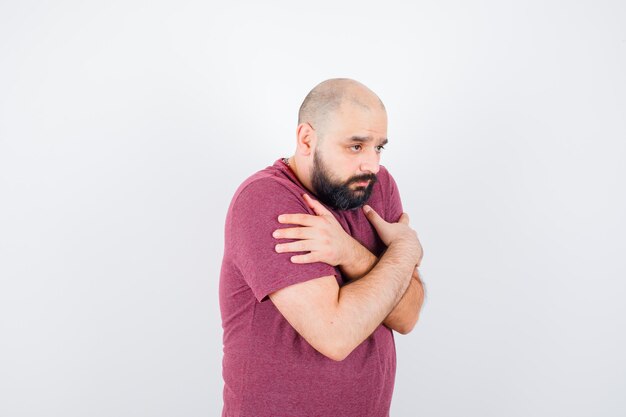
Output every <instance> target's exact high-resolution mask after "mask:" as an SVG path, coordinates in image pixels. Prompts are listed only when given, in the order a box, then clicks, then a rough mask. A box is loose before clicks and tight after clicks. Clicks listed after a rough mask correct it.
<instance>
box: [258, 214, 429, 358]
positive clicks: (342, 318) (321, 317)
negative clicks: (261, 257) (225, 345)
mask: <svg viewBox="0 0 626 417" xmlns="http://www.w3.org/2000/svg"><path fill="white" fill-rule="evenodd" d="M397 224H398V225H400V223H397ZM400 229H402V230H400ZM398 230H399V234H398V235H399V236H400V238H399V239H397V240H395V241H393V242H392V243H391V244H390V245H389V247H388V249H387V251H386V252H385V254H384V255H383V256H382V257H381V259H380V260H379V261H378V263H377V264H376V265H375V266H374V268H372V270H371V271H369V273H367V274H366V275H365V276H364V277H362V278H361V279H359V280H358V281H355V282H352V283H350V284H348V285H345V286H343V287H341V288H339V286H338V284H337V281H336V279H335V277H334V276H329V277H322V278H319V279H313V280H309V281H306V282H303V283H300V284H295V285H291V286H289V287H286V288H283V289H280V290H278V291H276V292H274V293H272V294H270V299H271V301H272V302H273V303H274V304H275V305H276V308H278V310H279V311H280V312H281V313H282V315H283V316H284V317H285V319H287V321H288V322H289V323H290V324H291V325H292V326H293V327H294V329H295V330H296V331H297V332H298V333H299V334H300V335H301V336H302V337H303V338H304V339H305V340H306V341H307V342H309V344H310V345H311V346H313V347H314V348H315V349H316V350H317V351H319V352H320V353H322V354H323V355H325V356H327V357H329V358H331V359H333V360H343V359H344V358H345V357H346V356H348V355H349V354H350V352H352V350H354V349H355V348H356V347H357V346H358V345H359V344H361V342H363V340H365V339H366V338H367V337H368V336H369V335H370V334H372V333H373V332H374V330H376V327H378V326H379V325H380V323H381V322H382V321H383V320H384V319H385V317H387V315H388V314H389V313H390V312H391V310H392V309H393V308H394V306H395V305H396V304H397V303H398V302H399V301H400V299H401V298H402V295H403V294H404V293H405V291H406V289H407V287H408V286H409V284H410V282H411V271H412V270H413V268H414V267H415V265H416V263H417V262H418V259H417V258H416V257H415V256H407V253H409V254H412V253H417V252H418V251H417V247H418V245H419V243H418V241H417V237H416V235H415V232H414V231H412V230H411V229H410V228H408V226H406V225H403V227H400V228H399V229H398ZM407 232H408V233H407Z"/></svg>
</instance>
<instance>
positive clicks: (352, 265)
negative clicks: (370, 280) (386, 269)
mask: <svg viewBox="0 0 626 417" xmlns="http://www.w3.org/2000/svg"><path fill="white" fill-rule="evenodd" d="M345 247H346V250H345V252H344V253H345V255H344V257H343V262H342V263H340V264H339V267H340V268H341V272H342V273H343V274H344V276H345V277H346V278H348V279H350V280H354V279H358V278H361V277H362V276H363V275H365V274H367V273H368V272H369V271H370V270H371V269H372V268H373V267H374V265H376V262H377V261H378V258H377V257H376V256H375V255H374V254H373V253H371V252H370V251H369V250H368V249H367V248H366V247H364V246H363V245H361V243H359V242H358V241H357V240H356V239H354V238H352V237H350V240H349V241H348V243H347V244H346V245H345Z"/></svg>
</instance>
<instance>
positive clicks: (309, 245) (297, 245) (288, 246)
mask: <svg viewBox="0 0 626 417" xmlns="http://www.w3.org/2000/svg"><path fill="white" fill-rule="evenodd" d="M274 249H275V250H276V252H278V253H283V252H307V251H312V250H316V249H317V246H316V245H315V242H314V241H311V240H297V241H295V242H289V243H279V244H277V245H276V246H274Z"/></svg>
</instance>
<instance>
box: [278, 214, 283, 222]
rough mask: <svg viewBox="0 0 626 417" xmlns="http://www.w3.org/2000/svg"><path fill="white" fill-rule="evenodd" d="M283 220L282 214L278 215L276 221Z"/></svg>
mask: <svg viewBox="0 0 626 417" xmlns="http://www.w3.org/2000/svg"><path fill="white" fill-rule="evenodd" d="M282 220H283V215H282V214H281V215H280V216H278V221H279V222H280V221H282Z"/></svg>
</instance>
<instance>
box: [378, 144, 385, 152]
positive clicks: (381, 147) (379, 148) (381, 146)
mask: <svg viewBox="0 0 626 417" xmlns="http://www.w3.org/2000/svg"><path fill="white" fill-rule="evenodd" d="M383 149H385V147H384V146H383V145H378V146H377V147H376V152H378V153H381V152H382V150H383Z"/></svg>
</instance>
